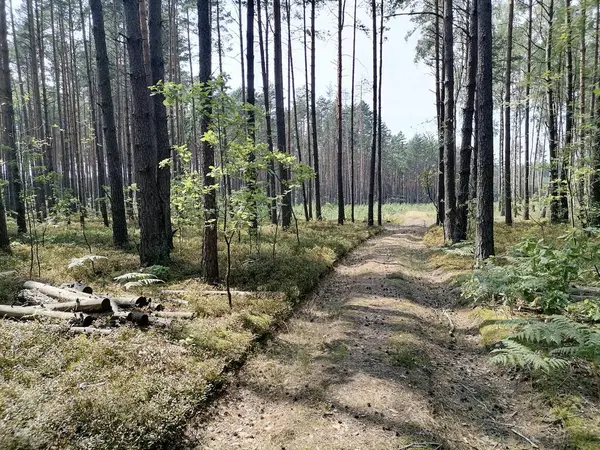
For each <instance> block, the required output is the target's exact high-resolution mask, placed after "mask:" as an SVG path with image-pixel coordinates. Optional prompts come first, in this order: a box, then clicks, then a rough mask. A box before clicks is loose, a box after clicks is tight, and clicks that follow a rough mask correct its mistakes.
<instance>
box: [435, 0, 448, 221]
mask: <svg viewBox="0 0 600 450" xmlns="http://www.w3.org/2000/svg"><path fill="white" fill-rule="evenodd" d="M441 1H442V0H436V2H435V78H436V80H435V97H436V106H437V122H438V123H437V125H438V141H439V143H438V173H437V184H438V186H437V206H438V210H437V220H436V222H437V224H438V225H443V224H444V220H445V215H446V212H445V208H444V196H445V192H444V184H445V183H444V95H445V94H444V83H443V80H444V77H445V75H444V72H445V65H444V62H443V60H442V53H441V48H440V47H441V46H440V38H441V31H440V15H441V13H440V3H441Z"/></svg>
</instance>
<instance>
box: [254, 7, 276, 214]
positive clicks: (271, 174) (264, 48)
mask: <svg viewBox="0 0 600 450" xmlns="http://www.w3.org/2000/svg"><path fill="white" fill-rule="evenodd" d="M260 6H261V3H260V0H256V9H257V16H258V46H259V50H260V69H261V74H262V85H263V98H264V103H265V105H264V106H265V122H266V133H267V148H268V150H269V153H273V130H272V126H273V125H272V121H271V97H270V94H269V53H268V34H267V31H266V30H267V29H268V23H267V26H266V27H265V35H266V37H267V38H266V39H263V23H262V14H261V11H260ZM265 13H266V11H265ZM267 17H268V16H267ZM269 164H270V166H269V171H268V172H267V196H268V197H270V198H271V199H272V200H271V207H270V209H269V215H270V217H271V223H272V224H273V225H276V224H277V222H278V221H277V201H276V200H275V195H276V188H275V166H274V164H273V162H272V160H271V162H270V163H269Z"/></svg>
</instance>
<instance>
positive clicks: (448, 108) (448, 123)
mask: <svg viewBox="0 0 600 450" xmlns="http://www.w3.org/2000/svg"><path fill="white" fill-rule="evenodd" d="M444 2H445V6H444V66H445V68H446V71H445V79H444V85H445V86H444V91H445V94H446V95H445V99H444V108H445V110H444V175H445V178H444V182H445V187H444V191H445V192H444V194H445V196H444V208H445V218H444V235H445V238H446V240H448V241H453V240H454V228H455V226H456V180H455V163H456V143H455V136H454V24H453V22H454V13H453V0H444Z"/></svg>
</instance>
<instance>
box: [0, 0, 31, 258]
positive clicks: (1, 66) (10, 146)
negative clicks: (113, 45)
mask: <svg viewBox="0 0 600 450" xmlns="http://www.w3.org/2000/svg"><path fill="white" fill-rule="evenodd" d="M7 36H8V26H7V22H6V3H5V1H4V0H2V2H1V3H0V114H1V116H0V117H1V120H2V145H3V146H4V148H5V149H6V155H7V158H6V159H7V161H6V162H7V165H8V168H7V169H8V177H9V180H10V183H11V188H12V190H13V195H14V207H15V213H16V219H17V231H18V232H19V233H26V232H27V222H26V220H25V199H24V198H23V197H24V192H23V191H24V189H23V182H22V179H21V172H20V170H19V157H18V154H17V141H16V137H17V130H16V125H15V110H14V106H13V96H12V80H11V74H10V57H9V50H8V38H7ZM0 196H1V194H0ZM0 201H1V199H0ZM0 209H2V208H1V207H0ZM3 211H4V210H3V209H2V213H0V214H3ZM0 221H2V218H0ZM0 227H1V224H0ZM1 233H2V232H1V231H0V234H1ZM0 240H1V238H0ZM6 242H7V243H8V237H7V238H6ZM0 247H2V243H0Z"/></svg>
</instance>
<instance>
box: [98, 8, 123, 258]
mask: <svg viewBox="0 0 600 450" xmlns="http://www.w3.org/2000/svg"><path fill="white" fill-rule="evenodd" d="M90 10H91V12H92V19H93V21H94V26H93V28H92V32H93V34H94V44H95V47H96V65H97V66H98V90H99V94H100V107H101V109H102V124H103V132H104V147H105V149H106V156H107V162H108V178H109V180H110V208H111V215H112V233H113V242H114V243H115V245H116V246H117V247H125V246H126V245H127V240H128V237H127V220H126V218H125V199H124V196H123V171H122V167H121V153H120V151H119V146H118V144H117V129H116V126H115V112H114V107H113V98H112V89H111V83H110V70H109V63H108V50H107V48H106V34H105V31H104V15H103V13H102V1H101V0H90Z"/></svg>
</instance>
